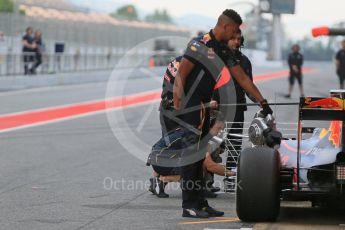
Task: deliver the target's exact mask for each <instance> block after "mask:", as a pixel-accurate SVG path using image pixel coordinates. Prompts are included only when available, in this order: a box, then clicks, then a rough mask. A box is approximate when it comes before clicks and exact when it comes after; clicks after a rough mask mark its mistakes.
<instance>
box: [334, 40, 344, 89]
mask: <svg viewBox="0 0 345 230" xmlns="http://www.w3.org/2000/svg"><path fill="white" fill-rule="evenodd" d="M341 45H342V49H341V50H339V51H338V53H337V55H336V56H335V64H336V71H337V75H338V77H339V88H340V89H344V81H345V40H343V41H342V42H341Z"/></svg>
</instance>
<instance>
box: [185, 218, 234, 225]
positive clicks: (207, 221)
mask: <svg viewBox="0 0 345 230" xmlns="http://www.w3.org/2000/svg"><path fill="white" fill-rule="evenodd" d="M239 220H240V219H238V218H227V217H222V218H217V220H215V219H213V220H199V221H189V222H180V223H179V224H182V225H188V224H211V223H223V222H236V221H239Z"/></svg>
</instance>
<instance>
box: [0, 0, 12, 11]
mask: <svg viewBox="0 0 345 230" xmlns="http://www.w3.org/2000/svg"><path fill="white" fill-rule="evenodd" d="M13 11H14V2H13V0H0V12H9V13H11V12H13Z"/></svg>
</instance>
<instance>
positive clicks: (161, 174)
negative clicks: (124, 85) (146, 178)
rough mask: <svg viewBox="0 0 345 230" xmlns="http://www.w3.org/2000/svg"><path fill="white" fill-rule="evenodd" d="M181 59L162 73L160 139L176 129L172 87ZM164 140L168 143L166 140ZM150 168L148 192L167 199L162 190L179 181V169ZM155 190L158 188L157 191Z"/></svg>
mask: <svg viewBox="0 0 345 230" xmlns="http://www.w3.org/2000/svg"><path fill="white" fill-rule="evenodd" d="M181 59H182V56H178V57H176V58H175V59H174V60H172V61H171V62H169V63H168V65H167V69H166V71H165V73H164V77H163V84H162V94H161V103H160V106H159V120H160V125H161V130H162V137H164V136H166V135H167V134H168V133H169V132H171V131H173V130H175V129H176V128H177V127H178V124H177V123H176V122H175V121H174V118H175V117H174V116H173V112H174V104H173V86H174V80H175V76H176V73H177V70H178V68H179V64H180V62H181ZM216 106H217V102H216V101H212V102H211V108H213V109H215V108H216ZM175 119H176V118H175ZM164 140H165V141H166V142H168V140H167V139H166V138H165V139H164ZM207 162H209V164H208V165H211V164H212V162H211V161H207ZM147 166H150V163H149V162H147ZM152 167H153V177H152V178H150V187H149V191H150V192H152V193H153V194H155V195H157V197H159V198H167V197H169V195H168V194H166V193H165V191H164V189H165V186H166V184H167V182H174V181H175V182H177V181H179V180H180V169H179V167H163V166H152ZM212 167H213V166H212ZM213 168H214V167H213ZM223 171H224V169H223ZM162 178H163V179H164V180H163V179H162ZM156 188H158V191H157V189H156Z"/></svg>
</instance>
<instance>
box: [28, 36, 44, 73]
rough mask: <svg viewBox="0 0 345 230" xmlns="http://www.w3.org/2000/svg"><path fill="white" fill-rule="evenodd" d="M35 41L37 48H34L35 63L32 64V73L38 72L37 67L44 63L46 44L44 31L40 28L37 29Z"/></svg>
mask: <svg viewBox="0 0 345 230" xmlns="http://www.w3.org/2000/svg"><path fill="white" fill-rule="evenodd" d="M34 43H35V45H36V48H35V49H34V52H35V62H34V63H35V64H34V65H33V66H32V68H31V70H30V72H31V73H32V74H36V69H37V68H38V67H39V66H40V65H41V64H42V52H43V51H44V44H43V41H42V33H41V31H39V30H36V31H35V36H34Z"/></svg>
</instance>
